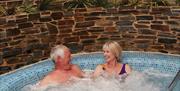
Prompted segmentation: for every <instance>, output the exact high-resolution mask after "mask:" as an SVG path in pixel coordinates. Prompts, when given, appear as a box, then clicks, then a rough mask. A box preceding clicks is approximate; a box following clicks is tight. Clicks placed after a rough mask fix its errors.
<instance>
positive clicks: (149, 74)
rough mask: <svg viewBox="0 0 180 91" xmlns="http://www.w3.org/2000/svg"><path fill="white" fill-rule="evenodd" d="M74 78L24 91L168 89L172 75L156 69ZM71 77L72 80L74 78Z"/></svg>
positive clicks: (27, 87) (134, 90)
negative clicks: (108, 75) (69, 81)
mask: <svg viewBox="0 0 180 91" xmlns="http://www.w3.org/2000/svg"><path fill="white" fill-rule="evenodd" d="M90 73H91V71H86V74H87V77H85V78H83V79H78V78H72V79H73V82H71V83H67V84H50V85H48V86H47V87H38V83H37V84H35V85H28V86H25V87H24V88H23V89H22V91H167V86H168V84H169V83H170V81H171V80H172V77H173V76H172V75H170V74H162V73H159V72H157V71H154V70H151V71H150V70H148V71H145V72H136V71H133V72H132V73H131V74H130V75H129V76H128V77H127V78H126V79H121V77H119V78H117V77H106V76H105V77H104V76H101V77H98V78H97V79H91V78H90V77H88V75H89V74H90ZM72 79H71V80H72Z"/></svg>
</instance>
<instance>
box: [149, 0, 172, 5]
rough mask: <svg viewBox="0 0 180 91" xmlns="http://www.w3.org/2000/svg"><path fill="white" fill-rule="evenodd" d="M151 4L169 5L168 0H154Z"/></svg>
mask: <svg viewBox="0 0 180 91" xmlns="http://www.w3.org/2000/svg"><path fill="white" fill-rule="evenodd" d="M151 3H152V5H151V6H169V5H170V4H169V2H168V0H152V2H151Z"/></svg>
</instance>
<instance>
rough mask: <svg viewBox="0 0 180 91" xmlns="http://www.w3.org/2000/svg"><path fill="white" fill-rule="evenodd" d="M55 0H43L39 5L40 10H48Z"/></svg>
mask: <svg viewBox="0 0 180 91" xmlns="http://www.w3.org/2000/svg"><path fill="white" fill-rule="evenodd" d="M53 1H54V0H41V1H40V5H39V8H38V9H39V10H40V11H43V10H47V9H48V7H49V5H50V4H51V3H52V2H53Z"/></svg>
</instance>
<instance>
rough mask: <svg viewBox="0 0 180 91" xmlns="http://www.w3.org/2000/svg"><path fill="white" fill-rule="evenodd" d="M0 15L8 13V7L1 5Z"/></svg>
mask: <svg viewBox="0 0 180 91" xmlns="http://www.w3.org/2000/svg"><path fill="white" fill-rule="evenodd" d="M0 15H2V16H3V15H7V12H6V9H5V8H4V7H3V6H1V5H0Z"/></svg>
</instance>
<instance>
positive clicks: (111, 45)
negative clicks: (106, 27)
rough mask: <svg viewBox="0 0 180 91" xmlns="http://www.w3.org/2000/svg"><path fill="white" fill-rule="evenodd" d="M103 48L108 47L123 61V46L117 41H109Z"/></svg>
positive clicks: (118, 59)
mask: <svg viewBox="0 0 180 91" xmlns="http://www.w3.org/2000/svg"><path fill="white" fill-rule="evenodd" d="M103 49H108V50H109V51H110V52H112V54H113V55H114V56H115V57H116V58H117V61H118V62H121V61H120V59H121V53H122V48H121V46H120V45H119V44H118V42H116V41H108V42H106V43H105V44H104V45H103Z"/></svg>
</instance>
